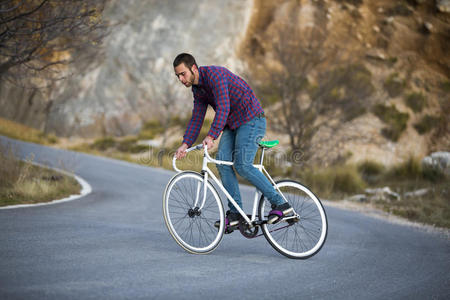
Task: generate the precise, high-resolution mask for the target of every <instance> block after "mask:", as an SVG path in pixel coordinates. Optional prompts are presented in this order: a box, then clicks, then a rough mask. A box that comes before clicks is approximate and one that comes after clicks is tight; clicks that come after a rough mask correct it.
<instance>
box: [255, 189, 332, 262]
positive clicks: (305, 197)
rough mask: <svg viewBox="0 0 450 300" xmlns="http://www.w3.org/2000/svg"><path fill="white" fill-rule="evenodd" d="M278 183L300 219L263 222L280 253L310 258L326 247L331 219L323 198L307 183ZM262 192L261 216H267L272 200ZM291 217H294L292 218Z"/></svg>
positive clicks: (268, 235) (265, 217)
mask: <svg viewBox="0 0 450 300" xmlns="http://www.w3.org/2000/svg"><path fill="white" fill-rule="evenodd" d="M276 185H277V186H278V188H279V189H280V190H281V192H282V193H283V195H284V196H285V197H286V199H287V201H288V202H289V204H290V205H291V206H292V207H293V208H294V210H295V212H296V213H297V214H298V216H299V220H297V222H292V221H291V223H292V224H289V223H288V222H287V221H285V222H283V221H281V222H278V223H276V224H268V223H265V224H262V226H261V227H262V231H263V233H264V236H265V238H266V239H267V241H268V242H269V243H270V245H271V246H272V247H273V248H274V249H275V250H277V251H278V252H279V253H281V254H283V255H284V256H287V257H289V258H294V259H307V258H310V257H312V256H313V255H315V254H317V253H318V252H319V251H320V250H321V249H322V247H323V245H324V243H325V240H326V238H327V233H328V221H327V216H326V213H325V210H324V208H323V205H322V203H321V202H320V199H319V198H318V197H317V196H316V195H314V193H312V192H311V191H310V190H309V189H308V188H307V187H305V186H304V185H302V184H301V183H299V182H296V181H293V180H281V181H277V182H276ZM265 200H266V199H265V198H264V196H261V198H260V202H259V209H258V212H259V218H260V220H267V214H268V212H269V211H270V210H271V209H270V203H269V202H268V201H265ZM291 220H292V219H291Z"/></svg>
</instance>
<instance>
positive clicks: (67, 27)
mask: <svg viewBox="0 0 450 300" xmlns="http://www.w3.org/2000/svg"><path fill="white" fill-rule="evenodd" d="M106 2H107V0H26V1H23V0H0V78H1V79H2V80H5V79H8V80H10V81H12V82H19V81H20V80H21V79H23V78H30V77H37V76H39V77H40V78H47V79H58V78H61V77H63V71H64V66H66V65H68V64H71V63H74V62H77V63H79V62H81V61H85V62H88V61H90V60H91V59H93V58H94V57H95V53H96V52H97V50H98V48H99V46H100V45H101V43H102V41H103V39H104V37H105V36H106V34H107V24H106V22H105V21H104V19H103V18H102V12H103V10H104V7H105V3H106Z"/></svg>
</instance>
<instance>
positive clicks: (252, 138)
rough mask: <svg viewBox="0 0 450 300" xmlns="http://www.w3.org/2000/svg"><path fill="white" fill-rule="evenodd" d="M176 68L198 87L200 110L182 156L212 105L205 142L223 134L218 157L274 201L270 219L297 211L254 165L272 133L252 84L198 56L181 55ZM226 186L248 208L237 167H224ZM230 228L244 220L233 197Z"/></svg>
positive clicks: (179, 152)
mask: <svg viewBox="0 0 450 300" xmlns="http://www.w3.org/2000/svg"><path fill="white" fill-rule="evenodd" d="M173 67H174V71H175V75H176V76H177V78H178V80H179V81H180V82H181V83H182V84H184V86H186V87H192V93H193V96H194V108H193V110H192V118H191V120H190V121H189V123H188V126H187V129H186V131H185V134H184V136H183V142H182V145H181V146H180V147H179V148H178V149H177V151H176V154H175V155H176V157H177V159H180V158H183V157H184V156H185V155H186V149H188V148H189V147H190V146H191V145H192V144H193V143H194V142H195V140H196V139H197V137H198V135H199V133H200V129H201V126H202V124H203V120H204V118H205V113H206V110H207V107H208V105H211V107H212V108H213V109H214V111H215V112H216V114H215V117H214V120H213V122H212V124H211V128H210V130H209V132H208V135H207V136H206V138H205V139H204V140H203V145H204V146H206V147H207V148H208V149H211V148H212V147H213V146H214V140H216V139H217V138H218V137H219V135H220V133H222V137H221V139H220V143H219V149H218V152H217V156H216V159H218V160H225V161H233V162H234V167H235V169H236V171H237V173H238V174H239V175H241V176H242V177H244V178H245V179H247V180H248V181H249V182H250V183H252V184H253V185H254V186H255V187H256V188H257V189H258V190H259V191H260V192H261V193H262V194H263V195H264V197H266V198H267V199H268V200H269V201H270V203H271V204H272V210H271V211H270V212H269V217H268V223H269V224H273V223H275V222H276V221H278V220H279V219H280V218H281V217H282V216H285V215H287V214H289V213H291V212H292V211H293V209H292V207H291V206H290V205H289V203H287V202H285V201H284V199H283V198H282V197H281V196H280V194H279V193H278V192H277V191H276V190H275V188H274V187H273V186H272V184H271V183H270V181H269V180H268V179H267V178H266V177H265V176H264V175H263V174H262V173H261V172H260V171H259V170H258V169H257V168H255V167H254V166H253V161H254V159H255V155H256V152H257V150H258V147H259V142H260V140H261V139H262V138H263V137H264V135H265V132H266V119H265V116H264V111H263V109H262V107H261V104H260V103H259V101H258V99H257V98H256V96H255V94H254V92H253V90H252V89H251V88H250V86H249V85H248V84H247V83H246V82H245V81H244V80H243V79H242V78H240V77H239V76H237V75H235V74H233V73H232V72H230V71H229V70H228V69H226V68H224V67H218V66H201V67H198V65H197V63H196V62H195V58H194V57H193V56H192V55H190V54H187V53H181V54H179V55H178V56H177V57H176V58H175V60H174V62H173ZM217 169H218V170H219V174H220V177H221V180H222V184H223V186H224V187H225V188H226V190H227V191H228V192H229V193H230V195H231V196H232V197H233V199H235V201H236V203H237V204H238V205H239V206H240V207H242V200H241V194H240V191H239V185H238V181H237V178H236V174H235V172H234V170H233V167H232V166H228V165H218V166H217ZM228 207H229V211H228V212H227V219H226V223H225V224H227V231H228V232H231V231H232V230H234V229H235V228H237V226H238V224H239V218H240V214H239V212H238V211H237V209H236V208H235V207H234V206H233V204H232V203H231V202H230V201H228Z"/></svg>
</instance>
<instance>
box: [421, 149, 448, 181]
mask: <svg viewBox="0 0 450 300" xmlns="http://www.w3.org/2000/svg"><path fill="white" fill-rule="evenodd" d="M422 167H423V168H428V169H432V170H434V171H438V172H440V173H443V174H445V175H447V176H450V152H445V151H439V152H433V153H431V155H430V156H426V157H425V158H424V159H423V160H422Z"/></svg>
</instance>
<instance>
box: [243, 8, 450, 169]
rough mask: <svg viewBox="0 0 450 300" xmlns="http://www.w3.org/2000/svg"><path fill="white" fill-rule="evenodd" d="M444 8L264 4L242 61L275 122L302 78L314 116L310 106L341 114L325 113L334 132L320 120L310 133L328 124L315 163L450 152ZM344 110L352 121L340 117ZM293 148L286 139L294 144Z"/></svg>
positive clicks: (299, 95) (449, 41) (299, 97)
mask: <svg viewBox="0 0 450 300" xmlns="http://www.w3.org/2000/svg"><path fill="white" fill-rule="evenodd" d="M444 2H446V1H437V2H435V1H424V0H408V1H406V0H398V1H391V0H380V1H363V0H336V1H331V0H328V1H327V0H316V1H312V0H311V1H310V0H302V1H290V0H285V1H283V0H280V1H263V0H260V1H255V2H254V8H253V14H252V19H251V21H250V23H249V28H248V31H247V34H246V39H245V41H244V43H243V44H242V47H241V49H240V54H241V57H244V58H245V61H246V62H248V66H249V68H248V69H249V70H251V72H252V73H251V75H252V78H253V79H254V80H255V82H256V84H257V85H259V87H260V89H259V90H260V93H259V96H260V98H262V99H263V100H265V101H266V104H267V105H269V106H270V108H271V109H272V112H273V113H274V118H276V117H277V116H278V117H279V116H280V114H281V115H283V110H282V107H283V105H286V103H285V102H283V101H281V100H280V96H282V97H289V94H288V93H286V92H285V91H283V93H279V92H278V93H277V92H275V93H274V92H273V90H274V89H275V90H276V89H277V88H278V89H281V87H284V89H286V88H289V85H290V84H291V83H290V81H289V80H290V79H291V78H292V77H295V76H299V78H300V80H303V81H304V82H305V83H303V84H302V85H300V86H297V87H295V85H293V89H296V90H295V91H294V95H293V96H294V97H296V101H298V102H300V104H299V105H298V106H299V107H300V108H299V109H300V111H301V112H304V113H305V114H307V113H308V114H309V113H311V110H307V109H306V108H310V107H313V108H317V107H318V105H316V106H313V105H308V103H314V102H323V103H324V105H328V106H330V105H331V106H332V107H333V110H323V111H328V113H326V114H324V115H322V119H323V118H326V119H328V120H329V122H328V124H327V122H323V120H321V119H320V118H317V119H314V121H311V127H313V126H314V124H319V123H322V124H323V126H320V128H319V129H318V132H316V133H315V134H314V136H313V137H312V147H311V149H312V152H313V153H312V160H313V161H314V162H317V163H325V164H329V163H334V162H337V161H342V160H346V159H350V161H354V162H358V161H362V160H366V159H371V160H376V161H380V162H383V163H385V164H392V163H397V162H398V161H400V160H403V159H405V158H407V157H408V156H410V155H413V156H419V157H423V156H425V155H426V154H427V153H429V152H430V151H434V150H439V149H441V150H443V149H446V150H448V149H450V127H449V126H450V122H449V121H450V120H449V114H448V112H449V111H450V97H449V92H450V89H449V85H450V83H449V75H450V56H449V55H448V53H450V22H449V21H450V14H449V13H448V10H449V2H448V1H447V2H446V3H444ZM288 39H292V40H296V41H298V42H296V43H294V44H292V45H290V43H289V42H287V40H288ZM296 61H300V62H301V63H296ZM286 73H288V77H289V80H286V79H284V77H285V74H286ZM274 74H276V75H275V76H274ZM277 82H282V84H281V85H280V86H277ZM271 84H272V85H271ZM267 86H273V87H274V88H272V89H271V90H269V91H267ZM317 90H320V91H321V93H318V92H317ZM305 103H307V104H306V108H305V109H303V110H302V105H303V106H305ZM319 107H320V106H319ZM340 110H345V111H344V112H340ZM345 112H350V115H349V114H348V113H347V116H346V117H345V118H342V117H341V118H338V117H337V116H336V115H344V116H345ZM285 114H286V113H285ZM298 115H301V113H298ZM299 117H300V118H301V116H299ZM310 120H311V118H310ZM292 121H293V122H294V123H295V118H294V120H292ZM304 122H308V119H307V118H304ZM333 122H337V123H338V124H333ZM298 124H299V126H302V123H301V122H300V123H298ZM273 129H276V128H273ZM283 131H284V133H286V132H287V131H288V130H287V129H286V128H285V127H283V126H282V127H281V130H279V131H275V132H274V133H273V135H274V136H280V134H282V133H283ZM293 131H294V132H295V130H293ZM302 137H304V138H308V137H307V136H306V135H304V136H302ZM289 140H290V139H289V136H287V135H285V144H289Z"/></svg>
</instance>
